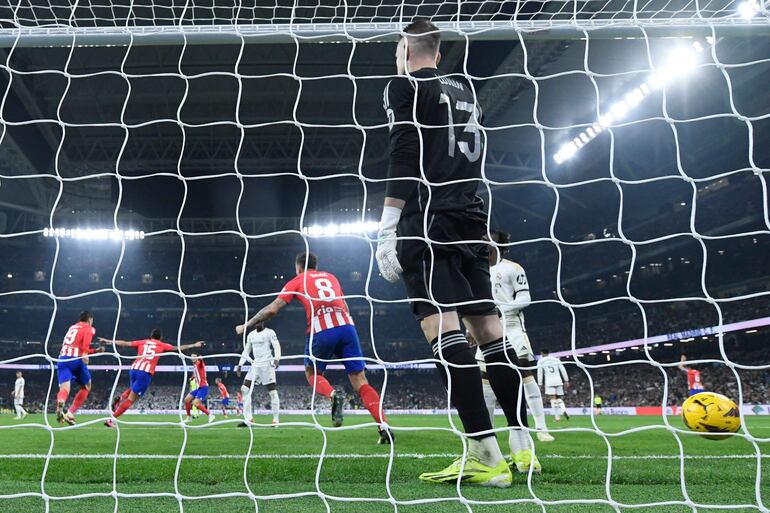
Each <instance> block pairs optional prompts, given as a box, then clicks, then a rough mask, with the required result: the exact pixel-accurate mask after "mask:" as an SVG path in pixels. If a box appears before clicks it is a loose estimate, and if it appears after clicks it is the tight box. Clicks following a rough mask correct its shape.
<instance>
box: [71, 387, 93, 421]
mask: <svg viewBox="0 0 770 513" xmlns="http://www.w3.org/2000/svg"><path fill="white" fill-rule="evenodd" d="M88 392H89V390H88V389H87V388H81V389H80V390H78V393H77V394H75V398H74V399H73V400H72V404H71V405H70V407H69V410H67V411H68V412H69V413H72V414H73V415H74V414H75V413H76V412H77V411H78V408H80V407H81V406H82V405H83V403H84V402H85V400H86V397H88Z"/></svg>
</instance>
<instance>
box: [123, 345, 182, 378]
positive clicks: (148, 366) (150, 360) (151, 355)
mask: <svg viewBox="0 0 770 513" xmlns="http://www.w3.org/2000/svg"><path fill="white" fill-rule="evenodd" d="M131 347H135V348H136V354H137V355H138V356H139V358H137V359H136V360H134V363H132V364H131V368H132V369H134V370H140V371H144V372H147V373H149V374H155V366H156V365H158V360H159V359H160V353H165V352H168V351H174V350H175V349H176V347H175V346H172V345H171V344H166V343H165V342H161V341H160V340H156V339H154V338H147V339H144V340H134V341H133V342H131Z"/></svg>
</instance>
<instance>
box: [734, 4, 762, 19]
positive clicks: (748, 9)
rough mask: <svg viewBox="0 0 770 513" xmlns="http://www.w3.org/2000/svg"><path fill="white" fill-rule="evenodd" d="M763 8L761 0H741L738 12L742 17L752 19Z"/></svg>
mask: <svg viewBox="0 0 770 513" xmlns="http://www.w3.org/2000/svg"><path fill="white" fill-rule="evenodd" d="M760 10H761V8H760V6H759V2H757V1H756V0H748V1H747V2H741V3H740V4H738V14H740V15H741V17H742V18H744V19H747V20H750V19H751V18H753V17H754V16H756V15H757V13H759V11H760Z"/></svg>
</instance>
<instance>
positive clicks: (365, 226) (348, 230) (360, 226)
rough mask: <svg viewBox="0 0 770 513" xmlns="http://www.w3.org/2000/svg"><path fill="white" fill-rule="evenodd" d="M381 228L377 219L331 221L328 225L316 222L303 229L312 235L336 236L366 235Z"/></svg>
mask: <svg viewBox="0 0 770 513" xmlns="http://www.w3.org/2000/svg"><path fill="white" fill-rule="evenodd" d="M379 229H380V223H379V222H377V221H365V222H356V223H342V224H335V223H330V224H327V225H319V224H314V225H311V226H306V227H305V228H303V229H302V233H304V234H305V235H309V236H311V237H334V236H336V235H365V234H370V233H375V232H376V231H377V230H379Z"/></svg>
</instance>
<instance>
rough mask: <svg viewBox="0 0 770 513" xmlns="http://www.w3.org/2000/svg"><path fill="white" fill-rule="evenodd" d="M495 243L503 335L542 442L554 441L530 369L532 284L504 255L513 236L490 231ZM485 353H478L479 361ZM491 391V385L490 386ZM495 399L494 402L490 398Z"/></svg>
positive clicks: (493, 272)
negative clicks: (528, 310)
mask: <svg viewBox="0 0 770 513" xmlns="http://www.w3.org/2000/svg"><path fill="white" fill-rule="evenodd" d="M490 234H491V235H492V242H494V243H496V244H499V245H502V246H497V245H491V246H490V249H489V276H490V279H491V280H492V296H493V298H494V300H495V304H496V305H497V308H498V309H499V310H500V313H501V314H502V319H501V321H502V323H503V334H504V336H505V337H506V338H507V339H508V341H509V342H510V343H511V344H512V345H513V348H514V350H515V351H516V356H517V357H518V359H519V361H518V362H514V363H517V364H518V366H519V367H524V368H523V369H520V371H521V376H522V387H523V388H524V397H525V398H526V400H527V406H529V409H530V411H531V412H532V416H533V417H534V419H535V429H536V430H537V439H538V440H540V441H541V442H553V436H551V435H550V434H549V433H548V428H547V427H546V425H545V410H544V409H543V396H542V395H541V394H540V388H539V387H538V386H537V383H535V377H534V376H533V375H532V371H531V370H529V369H531V368H532V366H533V362H534V361H535V354H534V353H533V352H532V346H531V345H530V344H529V337H528V336H527V329H526V326H525V325H524V314H523V313H522V310H524V309H525V308H526V307H528V306H529V304H530V303H531V302H532V299H531V297H530V295H529V283H528V282H527V275H526V274H525V273H524V269H523V268H522V267H521V266H520V265H519V264H517V263H515V262H512V261H510V260H507V259H505V258H503V256H504V255H505V254H506V253H507V252H508V248H507V246H505V244H509V243H510V242H511V236H510V235H509V234H507V233H504V232H500V231H490ZM480 356H481V355H480V354H479V353H477V354H476V359H477V360H478V359H479V357H480ZM490 390H491V387H490ZM488 392H489V391H488V390H486V389H485V393H484V396H485V398H486V400H487V408H489V409H490V411H494V394H491V393H488ZM490 397H491V398H492V405H491V406H490V404H489V401H490Z"/></svg>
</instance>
